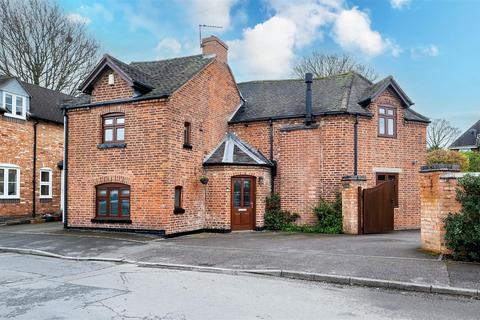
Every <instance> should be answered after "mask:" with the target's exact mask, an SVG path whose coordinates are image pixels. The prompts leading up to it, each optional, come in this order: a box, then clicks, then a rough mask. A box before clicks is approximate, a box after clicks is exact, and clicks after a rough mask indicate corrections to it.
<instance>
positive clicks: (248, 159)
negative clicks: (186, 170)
mask: <svg viewBox="0 0 480 320" xmlns="http://www.w3.org/2000/svg"><path fill="white" fill-rule="evenodd" d="M203 164H204V165H222V164H223V165H225V164H228V165H253V166H255V165H256V166H272V165H273V164H272V162H271V161H270V160H268V159H267V158H266V157H265V156H264V155H263V154H262V153H261V152H260V151H259V150H257V149H255V148H254V147H252V146H250V145H249V144H248V143H246V142H245V141H243V140H242V139H240V138H239V137H238V136H236V135H235V134H234V133H227V134H225V137H224V138H223V139H222V141H221V142H220V144H219V145H218V146H217V147H216V148H215V149H214V150H213V152H212V153H210V155H208V156H207V157H206V158H205V160H204V162H203Z"/></svg>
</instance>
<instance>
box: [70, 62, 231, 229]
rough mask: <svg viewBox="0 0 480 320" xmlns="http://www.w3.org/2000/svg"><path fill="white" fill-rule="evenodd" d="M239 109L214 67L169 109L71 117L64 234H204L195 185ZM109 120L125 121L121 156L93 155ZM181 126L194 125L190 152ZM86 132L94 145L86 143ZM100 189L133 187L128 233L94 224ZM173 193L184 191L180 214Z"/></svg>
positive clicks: (161, 104) (155, 106) (130, 107)
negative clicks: (71, 230) (81, 230)
mask: <svg viewBox="0 0 480 320" xmlns="http://www.w3.org/2000/svg"><path fill="white" fill-rule="evenodd" d="M112 92H113V94H116V91H115V90H113V91H112ZM107 100H108V98H107ZM239 102H240V97H239V95H238V92H237V89H236V86H235V82H234V81H233V78H232V77H231V74H230V72H229V70H228V68H227V66H226V65H225V64H223V63H220V62H216V61H215V62H213V63H211V64H210V65H209V66H208V67H207V68H205V69H204V70H203V71H202V72H200V73H199V74H198V75H197V76H195V77H194V78H193V79H191V80H190V81H189V82H187V83H186V84H185V85H184V86H183V87H182V88H180V89H179V90H178V91H177V92H175V93H174V94H173V95H172V96H171V97H170V98H169V100H168V101H159V100H149V101H144V102H135V103H128V104H118V105H110V106H102V107H96V108H91V109H88V110H87V109H80V110H73V111H70V112H69V117H70V126H69V226H73V227H108V228H134V229H150V230H165V231H166V233H167V234H171V233H177V232H183V231H190V230H196V229H201V228H204V226H205V225H204V219H205V203H204V202H205V194H204V186H203V185H201V183H200V182H199V179H200V176H201V175H202V174H203V166H202V162H203V158H204V157H205V155H206V154H207V153H208V152H210V151H211V150H212V149H213V147H214V146H215V145H216V144H218V143H219V142H220V140H221V138H222V137H223V135H224V134H225V132H226V130H227V120H228V117H229V116H230V115H231V114H232V112H233V111H234V110H235V108H237V106H238V104H239ZM110 112H124V113H125V142H126V144H127V147H126V148H123V149H102V150H101V149H98V148H97V144H99V143H100V142H101V127H102V122H101V117H102V115H104V114H107V113H110ZM185 122H190V123H191V125H192V139H191V140H192V149H184V148H183V127H184V123H185ZM87 132H88V133H89V134H91V135H92V136H93V138H92V139H85V134H86V133H87ZM104 181H108V182H119V181H124V183H126V184H129V185H130V188H131V220H132V224H131V225H123V224H92V223H91V221H90V220H91V219H92V218H94V216H95V185H97V184H99V183H101V182H104ZM175 186H182V187H183V207H184V209H185V213H183V214H174V213H173V211H174V189H175Z"/></svg>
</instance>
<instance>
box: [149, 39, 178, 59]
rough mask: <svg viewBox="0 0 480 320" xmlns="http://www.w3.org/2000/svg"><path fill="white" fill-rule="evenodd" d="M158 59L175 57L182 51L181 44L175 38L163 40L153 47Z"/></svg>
mask: <svg viewBox="0 0 480 320" xmlns="http://www.w3.org/2000/svg"><path fill="white" fill-rule="evenodd" d="M155 50H156V51H157V52H158V54H159V55H160V58H166V57H169V56H175V55H178V54H179V53H180V51H181V50H182V44H181V43H180V42H179V41H178V40H177V39H175V38H163V39H162V40H160V42H159V43H158V44H157V46H156V47H155Z"/></svg>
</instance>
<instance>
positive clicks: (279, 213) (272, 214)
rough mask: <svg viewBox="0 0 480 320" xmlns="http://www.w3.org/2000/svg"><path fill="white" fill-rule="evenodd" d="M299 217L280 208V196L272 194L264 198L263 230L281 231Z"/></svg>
mask: <svg viewBox="0 0 480 320" xmlns="http://www.w3.org/2000/svg"><path fill="white" fill-rule="evenodd" d="M299 217H300V216H299V215H298V214H297V213H291V212H289V211H286V210H282V209H281V208H280V196H279V195H278V194H272V195H270V196H268V197H267V198H266V207H265V216H264V218H265V228H266V229H268V230H273V231H278V230H283V229H285V228H286V227H287V226H289V225H292V224H293V223H294V222H295V221H296V220H297V219H298V218H299Z"/></svg>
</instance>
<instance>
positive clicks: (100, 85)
mask: <svg viewBox="0 0 480 320" xmlns="http://www.w3.org/2000/svg"><path fill="white" fill-rule="evenodd" d="M112 73H113V75H114V84H113V85H110V84H108V75H109V74H112ZM133 94H134V90H133V88H132V87H130V86H129V85H128V84H127V82H126V81H125V80H123V79H122V77H120V76H119V75H118V73H116V72H114V71H113V70H112V69H110V68H108V67H107V68H106V69H105V70H104V71H103V72H102V74H101V75H100V77H99V78H98V79H97V80H96V81H95V83H94V84H93V91H92V95H91V101H92V103H95V102H102V101H109V100H117V99H125V98H131V97H132V96H133Z"/></svg>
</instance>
